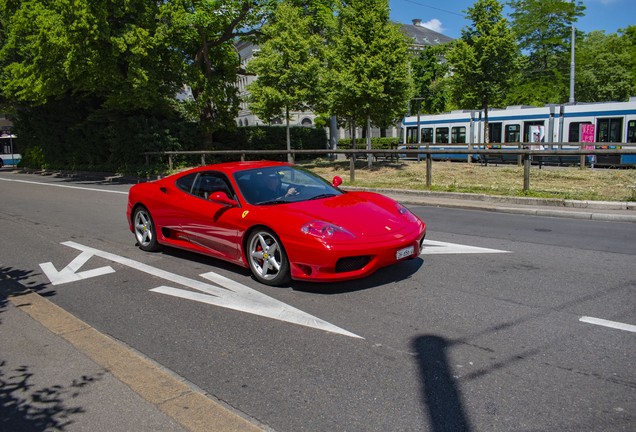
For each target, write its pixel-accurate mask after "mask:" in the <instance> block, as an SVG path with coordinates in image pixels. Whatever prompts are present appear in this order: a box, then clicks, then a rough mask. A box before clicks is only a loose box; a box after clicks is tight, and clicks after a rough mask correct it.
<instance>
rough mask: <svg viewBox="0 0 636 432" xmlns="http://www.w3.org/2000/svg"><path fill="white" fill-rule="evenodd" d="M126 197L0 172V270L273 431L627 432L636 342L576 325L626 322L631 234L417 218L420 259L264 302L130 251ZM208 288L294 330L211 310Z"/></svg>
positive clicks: (478, 216)
mask: <svg viewBox="0 0 636 432" xmlns="http://www.w3.org/2000/svg"><path fill="white" fill-rule="evenodd" d="M9 180H10V181H9ZM15 180H20V181H19V182H18V181H15ZM24 181H26V182H28V183H26V182H24ZM36 183H37V184H36ZM51 184H55V185H56V186H51ZM58 186H72V188H69V187H58ZM128 188H129V186H128V185H118V184H100V183H98V182H81V181H72V180H66V181H65V180H60V179H52V178H45V177H44V178H43V177H36V176H27V175H18V174H9V173H0V203H2V204H1V207H0V227H1V228H0V230H1V231H0V232H1V233H2V237H1V238H2V243H1V246H0V271H3V272H6V273H9V274H10V275H11V276H12V277H13V278H14V279H17V280H19V281H20V283H22V284H24V285H25V286H28V287H30V288H31V289H32V290H34V291H36V292H38V293H39V294H40V295H43V296H46V298H48V299H49V300H50V301H51V302H53V303H55V304H56V305H58V306H60V307H62V308H63V309H64V310H66V311H68V312H69V313H71V314H73V315H75V316H76V317H77V318H79V319H81V320H82V321H84V322H86V323H88V324H90V325H91V326H93V327H94V328H96V329H97V330H99V331H100V332H102V333H104V334H106V335H109V336H111V337H113V338H115V339H117V340H119V341H122V342H123V343H124V344H126V345H127V346H129V347H131V348H133V349H135V350H137V351H138V352H140V353H142V354H143V355H145V356H147V357H149V358H150V359H152V360H154V361H155V362H157V363H159V364H160V365H163V366H164V367H165V368H168V369H169V370H171V371H173V372H174V373H176V374H178V375H180V376H182V377H183V378H185V379H186V380H189V381H190V382H192V383H194V384H196V385H197V386H199V387H200V388H201V389H203V390H204V391H207V392H209V393H210V394H212V395H214V396H216V397H217V398H219V399H220V400H222V401H224V402H225V403H226V404H228V405H229V406H231V407H233V408H234V409H236V410H237V411H240V412H242V413H244V414H245V415H246V416H248V417H250V418H252V419H255V421H258V422H261V423H262V424H265V425H268V426H269V428H271V429H272V430H276V431H301V430H308V431H326V430H329V431H332V430H333V431H336V430H348V431H362V430H378V431H380V430H381V431H385V430H386V431H388V430H391V431H401V430H425V431H436V432H437V431H544V430H545V431H614V430H616V431H618V430H621V431H622V430H636V367H635V366H636V343H635V342H636V333H633V332H630V331H628V330H629V328H628V330H624V329H621V328H616V326H615V327H607V326H601V325H597V324H595V323H590V322H589V321H594V320H590V319H588V318H583V317H589V318H594V319H603V320H609V321H611V322H615V323H621V324H627V325H631V326H636V271H635V270H636V269H635V267H636V225H635V224H629V223H611V222H597V221H581V220H572V219H552V218H541V217H534V216H520V215H506V214H497V213H485V212H479V211H466V210H454V209H444V208H435V207H423V206H422V207H417V206H410V208H411V209H412V210H413V211H414V212H415V213H416V214H417V215H418V216H420V217H421V218H422V219H423V220H424V221H425V222H426V223H427V224H428V235H427V239H429V240H431V242H430V243H429V245H428V246H427V250H426V251H425V252H426V253H425V254H423V255H421V256H420V258H418V259H415V260H411V261H406V262H401V263H398V264H396V265H394V266H392V267H388V268H385V269H382V270H380V271H378V272H377V273H375V274H374V275H372V276H371V277H368V278H366V279H362V280H358V281H351V282H346V283H334V284H308V283H296V282H292V283H291V284H290V286H288V287H282V288H272V287H267V286H264V285H261V284H259V283H257V282H256V281H255V280H253V279H252V277H251V276H250V273H249V271H248V270H246V269H242V268H239V267H236V266H233V265H230V264H226V263H223V262H221V261H217V260H214V259H211V258H206V257H201V256H197V255H194V254H190V253H186V252H182V251H178V250H174V249H165V250H164V251H162V252H159V253H145V252H143V251H141V250H140V249H139V248H138V247H136V246H135V240H134V237H133V234H132V233H130V231H129V230H128V226H127V222H126V218H125V206H126V200H127V195H126V193H127V190H128ZM68 242H72V243H68ZM62 243H64V244H62ZM455 245H464V246H472V247H474V248H481V249H479V250H477V249H467V248H461V247H459V246H455ZM89 248H90V249H89ZM484 248H485V249H484ZM493 250H495V251H498V253H492V252H493ZM82 251H83V252H82ZM444 252H455V253H444ZM460 252H461V253H460ZM466 252H472V253H466ZM71 262H74V263H75V267H77V268H76V269H74V270H77V271H76V272H75V273H79V274H82V275H83V276H82V277H78V278H76V279H75V280H72V277H70V276H68V273H73V272H72V271H70V270H69V271H68V272H67V273H64V271H63V270H62V269H64V268H65V267H66V266H67V265H69V263H71ZM46 263H51V264H50V265H48V264H46ZM41 264H45V265H44V268H45V269H49V273H51V272H52V270H50V269H51V268H54V269H55V271H57V272H60V271H61V276H58V277H59V280H58V283H57V284H56V285H53V284H51V280H50V278H49V276H47V274H45V272H44V271H43V267H42V266H41ZM78 266H79V267H78ZM89 270H93V273H90V272H89V273H82V272H85V271H89ZM210 272H212V273H214V276H210V275H209V273H210ZM51 274H52V273H51ZM203 274H207V276H206V277H202V276H201V275H203ZM65 275H66V276H65ZM219 275H220V276H222V277H224V278H227V279H229V280H231V281H234V282H235V283H238V284H239V285H238V286H239V288H240V289H238V291H237V292H239V293H242V294H241V295H243V296H250V295H251V294H250V293H255V292H257V293H261V294H264V296H258V295H257V294H254V295H252V297H259V298H261V299H264V300H263V301H270V302H271V303H272V304H274V305H277V306H278V307H280V305H281V304H284V305H289V306H291V307H293V308H296V309H297V310H298V312H297V314H296V315H295V316H298V317H300V318H298V321H299V322H300V323H301V324H302V325H298V324H294V323H292V322H286V321H281V320H279V319H274V318H270V317H266V316H262V315H258V314H255V313H254V311H247V312H246V311H240V310H236V309H237V308H239V306H237V305H238V304H240V303H241V300H240V299H241V298H242V297H241V295H239V296H238V300H237V298H232V297H228V298H227V304H226V305H225V307H220V306H218V305H216V304H213V302H212V300H210V301H209V302H207V303H206V302H205V301H206V299H205V298H203V297H205V295H203V297H202V296H201V294H202V293H200V292H199V291H200V289H207V288H205V287H210V286H211V287H212V288H210V289H215V290H217V291H216V292H217V294H218V291H219V290H220V291H224V288H219V287H218V285H219V283H218V281H219ZM211 277H214V278H216V280H217V283H216V284H215V283H212V282H210V278H211ZM220 280H221V281H222V282H221V285H222V286H223V284H225V286H226V287H229V285H228V283H229V282H227V281H225V279H220ZM193 281H194V282H193ZM223 281H225V282H223ZM197 284H198V285H197ZM201 284H203V285H205V286H203V285H201ZM200 285H201V286H203V288H201V286H200ZM160 287H162V289H160V290H155V291H151V290H153V289H156V288H160ZM193 287H195V288H193ZM197 287H198V288H197ZM164 288H171V289H172V290H173V291H170V290H167V289H164ZM197 290H199V291H197ZM183 291H187V292H195V291H196V292H198V293H199V294H200V295H199V297H196V298H195V297H192V296H190V297H189V298H184V297H186V295H185V294H184V293H183ZM225 291H226V290H225ZM169 292H172V295H169V294H167V293H169ZM221 297H223V295H221ZM268 299H271V300H268ZM211 302H212V303H211ZM228 305H230V306H228ZM232 307H233V308H232ZM294 313H296V312H294ZM303 313H305V314H309V315H311V317H313V318H307V316H306V315H303ZM582 318H583V321H582V320H581V319H582ZM314 324H315V325H314ZM327 325H333V326H335V327H333V328H331V327H330V328H328V330H330V331H325V330H324V328H326V326H327ZM619 327H620V326H619ZM334 329H335V330H334Z"/></svg>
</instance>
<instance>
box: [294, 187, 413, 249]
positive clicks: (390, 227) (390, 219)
mask: <svg viewBox="0 0 636 432" xmlns="http://www.w3.org/2000/svg"><path fill="white" fill-rule="evenodd" d="M395 204H396V203H395V201H393V200H391V199H390V198H387V197H384V196H382V195H378V194H374V193H364V192H349V193H346V194H343V195H338V196H335V197H331V198H323V199H318V200H314V201H303V202H299V203H294V204H288V205H285V206H284V207H285V210H286V211H289V212H293V213H296V214H297V216H301V215H302V216H304V217H303V219H306V221H307V222H310V221H314V220H318V221H325V222H329V223H332V224H334V225H338V226H339V227H341V228H344V229H346V230H347V231H349V232H350V233H352V234H353V235H355V236H356V237H358V238H361V237H374V236H380V235H386V234H393V233H397V232H398V231H400V230H402V229H404V228H406V226H407V222H406V221H405V220H404V219H402V218H401V217H400V216H399V215H398V213H397V210H396V209H395ZM281 209H282V206H281Z"/></svg>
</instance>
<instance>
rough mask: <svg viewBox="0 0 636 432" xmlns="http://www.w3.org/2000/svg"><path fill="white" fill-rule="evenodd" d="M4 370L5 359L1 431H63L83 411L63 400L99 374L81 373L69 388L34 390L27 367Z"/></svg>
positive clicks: (0, 368)
mask: <svg viewBox="0 0 636 432" xmlns="http://www.w3.org/2000/svg"><path fill="white" fill-rule="evenodd" d="M5 369H7V364H6V361H0V431H11V432H20V431H24V432H34V431H45V430H46V431H49V430H56V431H64V430H66V427H67V426H69V425H70V424H72V423H73V420H72V417H73V416H75V415H78V414H82V413H84V412H85V410H84V409H83V408H82V407H70V406H67V404H66V403H65V400H68V399H72V398H74V397H77V396H78V395H79V392H80V390H81V389H82V388H84V387H86V386H88V385H90V384H91V383H93V382H95V381H98V380H99V379H101V376H96V377H87V376H82V377H81V378H80V379H74V380H73V382H72V383H71V385H70V386H68V387H63V386H61V385H52V386H48V387H42V388H40V389H34V388H33V384H30V383H29V379H30V378H31V377H32V376H33V373H31V372H29V368H28V367H27V366H19V367H16V368H14V369H12V370H6V372H5Z"/></svg>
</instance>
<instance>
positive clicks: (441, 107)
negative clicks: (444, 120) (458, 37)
mask: <svg viewBox="0 0 636 432" xmlns="http://www.w3.org/2000/svg"><path fill="white" fill-rule="evenodd" d="M451 48H452V44H444V45H437V46H427V47H426V48H424V50H422V51H420V53H419V56H417V57H415V58H414V59H413V60H412V61H411V68H412V72H411V73H412V76H413V82H414V85H415V97H417V98H424V99H423V111H424V112H425V113H427V114H439V113H441V112H444V111H445V110H446V109H447V106H448V104H449V102H450V100H449V99H450V87H449V80H448V79H447V78H448V75H449V72H450V67H449V64H448V62H447V61H446V54H447V53H448V51H449V50H450V49H451Z"/></svg>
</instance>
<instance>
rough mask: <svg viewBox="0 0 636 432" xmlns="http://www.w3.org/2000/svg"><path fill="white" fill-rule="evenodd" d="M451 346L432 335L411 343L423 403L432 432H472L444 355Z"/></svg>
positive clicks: (442, 339) (444, 340)
mask: <svg viewBox="0 0 636 432" xmlns="http://www.w3.org/2000/svg"><path fill="white" fill-rule="evenodd" d="M452 344H453V343H452V342H449V341H447V340H446V339H444V338H442V337H439V336H433V335H422V336H419V337H417V338H415V339H414V340H413V342H412V347H413V350H414V352H415V353H416V356H417V364H418V369H419V374H420V379H421V398H422V403H423V405H424V408H425V410H426V411H427V412H428V420H429V429H430V430H431V431H433V432H470V430H471V428H470V424H469V422H468V418H467V417H466V414H465V412H464V407H463V404H462V397H461V393H460V391H459V389H458V387H457V384H456V382H455V379H454V378H453V372H452V370H451V367H450V365H449V363H448V357H447V354H446V349H447V348H448V347H450V346H451V345H452Z"/></svg>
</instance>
